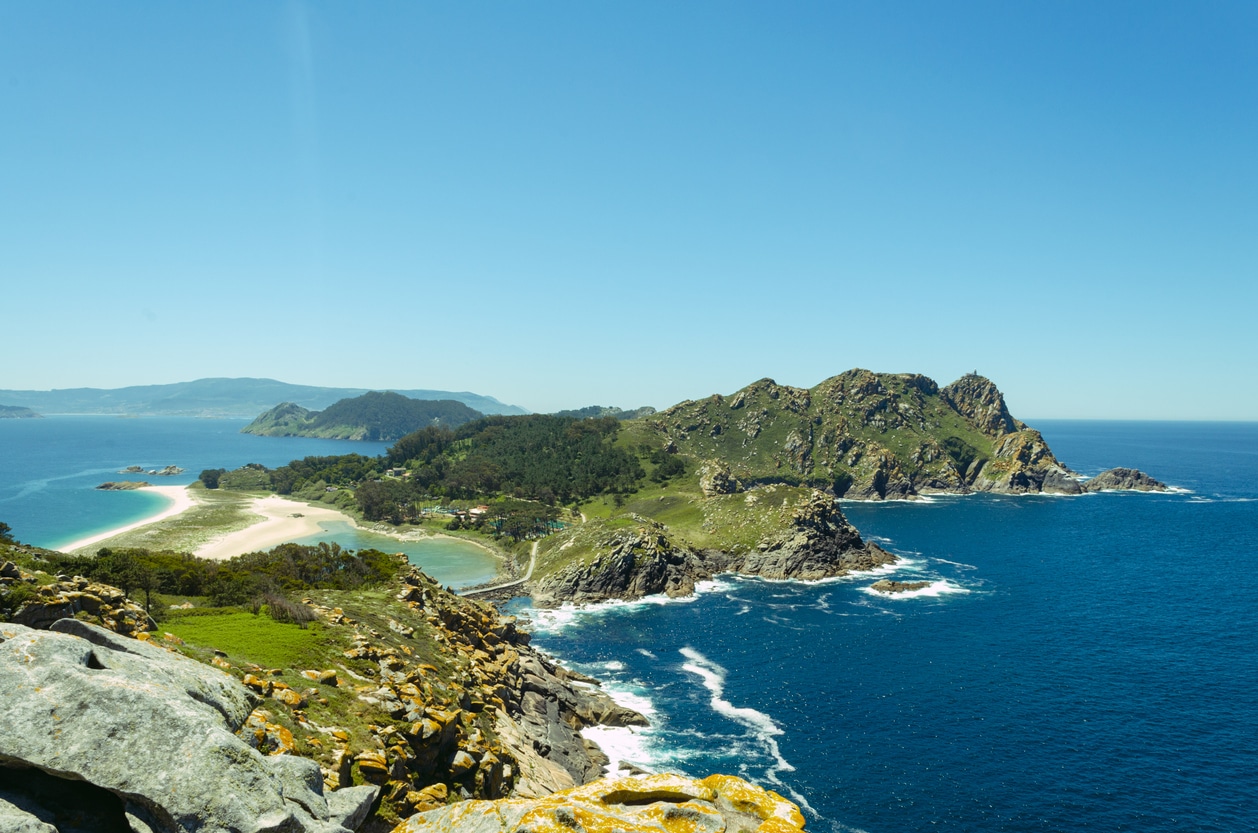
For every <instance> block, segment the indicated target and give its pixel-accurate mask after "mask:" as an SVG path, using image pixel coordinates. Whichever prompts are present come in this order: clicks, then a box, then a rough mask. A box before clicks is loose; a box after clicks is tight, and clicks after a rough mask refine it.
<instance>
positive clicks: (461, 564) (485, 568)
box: [297, 522, 499, 589]
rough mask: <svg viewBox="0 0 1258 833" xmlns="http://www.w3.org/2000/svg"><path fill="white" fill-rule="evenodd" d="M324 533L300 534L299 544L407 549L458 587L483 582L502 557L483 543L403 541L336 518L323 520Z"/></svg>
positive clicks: (436, 574)
mask: <svg viewBox="0 0 1258 833" xmlns="http://www.w3.org/2000/svg"><path fill="white" fill-rule="evenodd" d="M320 526H322V527H323V529H324V531H323V533H321V534H319V535H312V536H310V537H308V538H299V539H297V543H299V544H313V543H317V542H319V541H328V542H336V543H338V544H340V545H341V546H342V547H348V548H349V549H355V550H360V549H377V550H381V551H383V552H401V553H405V554H406V557H407V559H408V560H409V561H410V562H411V563H412V564H415V565H416V566H419V567H421V568H422V569H423V570H424V571H425V572H427V573H428V574H429V575H430V576H432V577H433V578H435V579H437V580H438V581H440V582H441V583H442V584H444V585H448V586H450V587H454V588H455V589H458V588H460V587H469V586H471V585H473V584H480V583H481V582H484V581H487V580H489V579H490V578H492V577H493V576H494V575H495V573H496V571H497V568H498V563H499V562H498V559H497V558H496V557H495V556H494V555H492V554H490V553H489V552H488V551H487V550H485V549H484V548H482V547H478V546H476V545H475V544H470V543H468V542H466V541H460V540H457V539H454V538H427V539H424V540H421V541H399V540H398V539H396V538H390V537H389V536H387V535H375V534H373V533H370V532H364V531H362V530H359V529H355V528H354V527H353V526H352V525H351V524H348V523H342V522H334V523H327V524H320Z"/></svg>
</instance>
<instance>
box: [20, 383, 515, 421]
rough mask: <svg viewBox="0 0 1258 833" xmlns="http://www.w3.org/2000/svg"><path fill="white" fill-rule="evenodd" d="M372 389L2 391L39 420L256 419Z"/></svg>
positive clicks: (485, 406)
mask: <svg viewBox="0 0 1258 833" xmlns="http://www.w3.org/2000/svg"><path fill="white" fill-rule="evenodd" d="M369 392H370V390H369V389H368V388H324V387H316V386H312V385H290V384H288V383H287V382H277V381H276V380H274V379H247V378H246V379H197V380H196V381H193V382H177V383H175V384H171V385H140V386H136V387H128V388H112V389H101V388H67V389H65V390H45V391H38V390H0V403H2V404H4V405H8V406H16V407H22V408H30V409H31V410H34V411H37V412H39V413H41V414H129V415H136V416H204V417H247V418H253V417H256V416H257V415H258V414H260V413H262V412H263V411H268V410H270V409H271V408H274V407H275V406H276V405H279V404H280V403H282V402H292V403H295V404H297V405H300V406H302V407H303V408H308V409H310V410H313V411H321V410H324V409H325V408H327V407H328V406H329V405H332V404H334V403H336V402H339V401H340V400H342V399H350V398H353V397H356V396H361V395H363V394H364V393H369ZM394 393H400V394H402V395H403V396H406V397H409V398H411V399H432V400H439V399H452V400H454V401H456V402H462V403H463V404H464V405H467V406H468V407H469V408H472V409H473V410H476V411H480V412H481V413H483V414H527V413H528V411H527V410H526V409H524V408H521V407H519V406H518V405H506V404H504V403H502V402H499V401H498V400H497V399H494V398H493V397H492V396H483V395H481V394H478V393H469V392H467V391H460V392H455V391H447V390H398V391H394Z"/></svg>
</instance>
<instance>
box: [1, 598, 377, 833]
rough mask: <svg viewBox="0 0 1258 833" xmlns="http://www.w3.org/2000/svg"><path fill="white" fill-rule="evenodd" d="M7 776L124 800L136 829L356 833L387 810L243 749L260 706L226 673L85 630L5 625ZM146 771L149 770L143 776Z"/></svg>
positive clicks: (313, 772)
mask: <svg viewBox="0 0 1258 833" xmlns="http://www.w3.org/2000/svg"><path fill="white" fill-rule="evenodd" d="M0 691H3V692H4V700H3V704H2V706H0V767H7V768H9V770H10V772H9V778H10V781H16V782H17V783H18V784H19V785H20V784H21V783H22V780H21V779H22V772H23V770H27V771H30V770H34V771H37V772H41V773H44V774H45V775H49V776H53V777H56V778H60V779H69V780H73V781H84V782H87V783H88V784H92V785H95V786H97V787H99V788H101V789H103V790H106V791H108V792H109V793H112V794H113V795H114V796H117V798H116V799H113V800H114V801H115V802H117V801H118V800H120V801H121V805H122V808H123V810H124V811H125V813H126V815H127V821H128V823H129V824H130V826H131V828H132V829H134V830H149V831H153V833H182V831H194V830H195V831H204V833H210V832H211V831H224V833H226V831H237V832H238V833H262V832H263V831H275V830H284V831H291V833H307V832H308V833H344V832H345V831H346V830H347V828H346V827H345V826H344V825H343V824H342V822H343V821H344V820H345V819H346V818H347V817H348V815H351V814H353V815H357V814H358V812H359V809H360V808H361V805H363V804H364V803H366V804H370V802H371V801H372V800H373V799H374V797H375V791H374V789H373V788H366V789H359V790H357V791H356V792H354V793H349V794H347V795H344V796H341V797H339V798H338V799H337V802H336V806H337V808H338V812H341V813H343V815H341V816H340V817H337V816H334V815H333V813H332V810H331V809H330V807H329V803H328V801H327V799H326V797H325V796H324V795H323V791H322V787H323V782H322V776H321V773H320V770H319V767H318V765H317V764H316V763H315V762H313V761H309V760H305V759H299V758H287V759H281V758H273V757H272V758H268V757H265V756H263V755H261V754H259V753H258V752H257V751H256V750H254V749H252V748H251V747H250V746H249V745H247V744H246V743H245V742H244V741H243V740H242V739H241V738H239V737H237V736H236V734H235V731H236V730H237V729H239V728H240V727H241V726H242V724H243V723H244V721H245V719H246V718H247V717H248V715H249V714H250V711H251V709H252V707H253V705H254V702H255V700H254V697H253V696H252V695H251V694H250V693H249V692H248V691H247V690H246V689H244V688H243V687H242V686H241V685H240V684H239V683H237V682H236V681H235V680H234V679H232V678H231V677H230V676H228V675H227V674H225V673H223V672H222V671H220V670H218V669H216V668H213V667H211V666H208V665H202V664H200V663H198V662H195V661H193V660H190V659H187V658H185V657H182V656H178V655H176V654H172V653H169V652H167V651H165V650H163V649H161V648H158V647H156V646H153V645H148V644H145V643H144V642H141V641H138V640H133V639H126V638H124V637H120V636H119V635H117V634H115V633H112V632H110V631H107V630H104V629H102V628H98V627H95V626H93V625H90V624H87V623H84V622H79V621H77V620H73V619H64V620H61V621H58V622H55V623H54V624H53V626H52V629H51V630H49V631H39V630H33V629H30V628H26V627H23V626H21V625H16V624H5V625H0ZM137 761H144V762H145V764H144V765H137Z"/></svg>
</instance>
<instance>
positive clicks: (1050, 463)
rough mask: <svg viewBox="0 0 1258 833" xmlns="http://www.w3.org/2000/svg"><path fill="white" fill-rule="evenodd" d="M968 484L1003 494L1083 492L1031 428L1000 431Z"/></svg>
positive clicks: (983, 490) (977, 489) (1074, 477)
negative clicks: (989, 457)
mask: <svg viewBox="0 0 1258 833" xmlns="http://www.w3.org/2000/svg"><path fill="white" fill-rule="evenodd" d="M972 485H973V488H974V490H975V491H980V492H999V493H1005V494H1020V493H1025V492H1050V493H1055V494H1067V495H1077V494H1081V493H1082V492H1083V486H1082V485H1080V483H1079V479H1078V476H1077V475H1076V474H1075V473H1074V472H1072V471H1070V470H1069V469H1068V468H1066V467H1065V466H1063V465H1062V464H1061V463H1059V462H1058V461H1057V458H1056V457H1055V456H1053V452H1052V451H1051V450H1050V449H1049V447H1048V443H1046V442H1044V438H1043V437H1042V436H1041V435H1040V432H1039V431H1036V430H1034V429H1031V428H1024V429H1023V430H1020V431H1015V432H1013V433H1010V434H1006V435H1004V437H1003V439H1001V440H1000V441H999V443H998V444H997V445H996V455H995V457H994V459H992V460H991V461H990V462H988V463H987V464H986V465H985V466H983V467H982V468H981V469H980V470H979V471H978V473H977V475H976V476H975V478H974V482H973V484H972Z"/></svg>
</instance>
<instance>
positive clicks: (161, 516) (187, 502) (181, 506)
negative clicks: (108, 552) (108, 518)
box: [58, 486, 197, 552]
mask: <svg viewBox="0 0 1258 833" xmlns="http://www.w3.org/2000/svg"><path fill="white" fill-rule="evenodd" d="M139 491H142V492H155V493H156V494H159V495H161V496H162V497H164V498H168V499H169V500H170V501H171V504H170V506H167V507H166V508H165V509H163V510H162V511H160V512H158V513H157V514H156V515H150V516H149V517H147V518H144V519H143V520H139V521H136V522H135V523H133V524H127V525H125V526H120V527H117V528H115V529H110V530H107V531H105V532H101V533H99V534H97V535H90V536H88V537H86V538H80V539H78V540H77V541H71V542H70V543H68V544H66V545H64V546H62V547H59V548H58V549H60V550H61V552H74V551H75V550H81V549H84V548H86V547H90V546H91V545H92V544H98V543H100V542H101V541H104V540H107V539H109V538H113V537H114V536H115V535H121V534H122V533H124V532H130V531H131V530H133V529H139V528H140V527H142V526H148V525H149V524H155V523H157V522H158V521H164V520H167V519H168V518H173V517H175V516H176V515H178V514H180V513H183V512H186V511H188V510H189V509H191V508H192V507H194V506H196V505H197V501H196V498H194V497H193V496H192V493H191V492H190V491H188V487H187V486H145V487H144V488H142V489H140V490H139Z"/></svg>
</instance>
